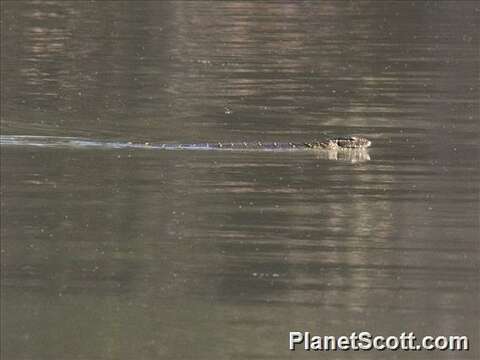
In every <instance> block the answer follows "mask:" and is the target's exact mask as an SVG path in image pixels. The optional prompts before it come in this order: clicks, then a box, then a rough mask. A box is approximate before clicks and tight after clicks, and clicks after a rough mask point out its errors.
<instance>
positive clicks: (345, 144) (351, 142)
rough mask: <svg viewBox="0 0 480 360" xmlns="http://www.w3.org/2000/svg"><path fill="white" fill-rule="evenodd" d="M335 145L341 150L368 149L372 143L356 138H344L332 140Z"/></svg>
mask: <svg viewBox="0 0 480 360" xmlns="http://www.w3.org/2000/svg"><path fill="white" fill-rule="evenodd" d="M334 141H335V142H336V144H337V145H338V146H339V147H341V148H355V149H361V148H368V147H370V146H371V145H372V142H371V141H370V140H368V139H365V138H362V137H356V136H350V137H345V138H337V139H334Z"/></svg>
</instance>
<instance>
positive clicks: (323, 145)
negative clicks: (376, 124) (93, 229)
mask: <svg viewBox="0 0 480 360" xmlns="http://www.w3.org/2000/svg"><path fill="white" fill-rule="evenodd" d="M371 144H372V143H371V142H370V140H368V139H365V138H362V137H355V136H348V137H335V138H330V139H326V140H323V141H320V140H313V141H311V142H304V143H293V142H288V143H277V142H271V143H263V142H260V141H258V142H237V143H229V142H219V143H198V144H175V143H163V144H162V143H149V142H145V143H137V142H130V141H129V142H120V141H108V140H94V139H85V138H75V137H61V136H28V135H26V136H25V135H2V136H0V145H23V146H41V147H82V148H92V147H95V148H106V149H108V148H110V149H128V148H130V149H155V150H243V151H248V150H253V151H262V150H265V151H275V150H280V151H281V150H287V151H288V150H322V149H324V150H330V151H338V150H359V151H363V150H366V149H367V148H368V147H370V146H371Z"/></svg>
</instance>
